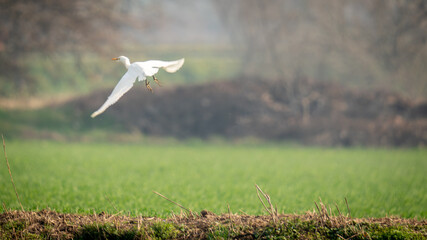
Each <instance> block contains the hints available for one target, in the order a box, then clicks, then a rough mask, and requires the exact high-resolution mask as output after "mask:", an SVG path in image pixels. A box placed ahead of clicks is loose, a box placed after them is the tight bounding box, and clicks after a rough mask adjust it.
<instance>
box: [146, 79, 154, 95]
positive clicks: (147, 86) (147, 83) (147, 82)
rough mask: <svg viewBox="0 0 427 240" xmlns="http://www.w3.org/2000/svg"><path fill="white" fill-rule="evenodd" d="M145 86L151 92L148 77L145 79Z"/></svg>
mask: <svg viewBox="0 0 427 240" xmlns="http://www.w3.org/2000/svg"><path fill="white" fill-rule="evenodd" d="M145 87H146V88H147V89H148V91H150V92H153V89H152V88H151V86H150V82H149V81H148V79H145Z"/></svg>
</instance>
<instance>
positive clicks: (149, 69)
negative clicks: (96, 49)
mask: <svg viewBox="0 0 427 240" xmlns="http://www.w3.org/2000/svg"><path fill="white" fill-rule="evenodd" d="M113 60H115V61H120V62H121V63H123V65H125V67H126V68H127V70H128V71H127V72H126V73H125V75H123V77H122V78H121V79H120V81H119V82H118V83H117V85H116V86H115V87H114V89H113V91H112V92H111V94H110V96H109V97H108V99H107V101H105V103H104V104H103V105H102V106H101V107H100V108H99V109H98V110H96V111H95V112H94V113H92V115H91V117H92V118H94V117H96V116H98V115H99V114H101V113H103V112H104V111H105V110H106V109H107V108H108V107H109V106H111V105H113V104H114V103H115V102H117V101H118V100H119V99H120V98H121V97H122V96H123V94H125V93H126V92H127V91H129V90H130V89H131V88H132V86H133V84H134V82H135V81H136V79H138V81H144V80H145V86H146V87H147V89H148V90H149V91H151V92H152V91H153V89H152V88H151V86H150V82H149V81H148V79H147V77H148V76H152V77H153V80H154V81H155V82H156V83H157V84H158V85H159V86H160V82H159V80H158V79H157V78H156V76H154V74H156V73H157V72H158V71H159V69H160V68H163V69H164V70H165V71H166V72H170V73H173V72H176V71H178V70H179V69H180V68H181V67H182V65H183V64H184V58H181V59H179V60H176V61H160V60H149V61H145V62H134V63H132V64H131V63H130V61H129V58H127V57H125V56H120V57H117V58H113Z"/></svg>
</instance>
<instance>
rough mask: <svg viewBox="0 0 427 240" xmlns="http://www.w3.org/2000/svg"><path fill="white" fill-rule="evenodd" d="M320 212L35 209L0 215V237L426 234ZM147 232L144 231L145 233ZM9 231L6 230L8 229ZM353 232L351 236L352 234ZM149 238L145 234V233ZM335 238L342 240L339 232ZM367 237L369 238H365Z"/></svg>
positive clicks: (414, 223)
mask: <svg viewBox="0 0 427 240" xmlns="http://www.w3.org/2000/svg"><path fill="white" fill-rule="evenodd" d="M321 206H322V208H321V209H322V210H321V211H322V212H321V213H317V212H307V213H306V214H303V215H294V214H286V215H278V216H277V222H276V223H272V221H271V216H249V215H238V214H232V213H231V212H230V213H227V214H222V215H215V214H213V213H211V212H208V211H205V210H204V211H202V214H200V215H194V216H190V215H188V214H181V215H174V216H172V217H170V218H168V219H160V218H156V217H130V216H124V215H118V214H105V213H103V212H102V213H99V214H95V213H94V214H91V215H81V214H64V213H57V212H55V211H51V210H42V211H39V212H24V211H7V210H6V209H5V211H4V212H3V213H2V214H0V226H1V228H0V237H1V236H3V234H5V227H4V226H6V225H7V224H8V223H9V224H10V223H23V225H24V227H23V229H21V230H20V231H18V229H17V230H15V232H13V233H14V234H15V235H13V236H12V237H16V238H19V236H20V234H21V236H22V234H24V235H25V234H35V235H40V236H45V237H50V238H53V239H59V238H60V239H72V238H74V237H75V236H79V234H81V233H82V230H83V229H84V227H85V226H99V227H101V226H104V225H111V226H113V228H115V229H117V230H120V231H130V230H132V229H137V230H141V229H149V228H150V227H151V226H153V225H154V224H157V223H159V222H161V223H162V222H166V223H171V224H173V225H174V226H178V228H179V230H178V231H179V234H178V235H177V236H176V238H181V239H205V238H207V236H211V235H212V234H215V232H216V231H218V229H220V228H221V227H222V228H225V229H227V231H230V234H232V236H233V238H243V239H254V238H256V236H257V234H261V233H264V232H265V231H266V230H265V229H269V228H274V227H275V226H286V225H287V224H290V223H292V222H306V223H311V224H313V225H314V226H316V227H319V228H320V227H323V228H325V227H326V228H330V229H339V228H345V227H346V228H348V229H353V230H354V232H355V234H358V235H364V236H368V235H369V232H368V231H367V230H366V229H364V226H366V224H377V225H378V226H383V227H395V226H397V227H407V226H410V227H411V229H420V230H419V231H420V232H419V233H420V234H421V235H420V236H424V237H427V233H426V229H427V221H426V220H415V219H402V218H394V217H387V218H370V219H353V218H350V217H346V216H343V215H340V216H329V215H328V214H327V213H326V212H327V210H325V209H326V208H324V205H322V204H321ZM147 232H148V233H149V231H145V233H147ZM9 233H10V232H9ZM355 234H353V235H355ZM146 237H149V236H146ZM336 237H337V238H342V239H345V238H344V237H342V236H340V235H339V234H337V235H336ZM368 239H369V238H368Z"/></svg>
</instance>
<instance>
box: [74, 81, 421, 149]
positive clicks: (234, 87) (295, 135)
mask: <svg viewBox="0 0 427 240" xmlns="http://www.w3.org/2000/svg"><path fill="white" fill-rule="evenodd" d="M143 88H144V86H143V84H138V85H137V86H135V87H134V88H133V89H132V90H131V91H130V92H129V93H128V94H126V95H125V96H124V97H123V98H122V99H120V101H119V102H118V103H116V104H115V105H113V106H112V107H110V108H109V109H108V110H107V111H106V112H105V113H103V114H104V115H107V116H109V117H111V118H113V119H115V121H117V122H118V123H120V124H122V125H123V126H125V128H126V129H128V130H129V131H135V130H137V131H140V132H142V133H143V134H146V135H154V136H168V137H176V138H191V137H197V138H203V139H205V138H209V137H213V136H221V137H225V138H231V139H237V138H245V137H255V138H261V139H268V140H284V141H287V140H289V141H297V142H300V143H304V144H315V145H326V146H328V145H341V146H411V147H412V146H425V145H426V143H427V101H425V100H424V101H417V102H416V101H412V100H409V99H407V98H405V97H402V96H400V95H398V94H396V93H391V92H387V91H383V90H369V91H357V90H353V89H349V88H345V87H343V86H340V85H338V84H331V83H325V82H318V81H311V80H308V79H299V80H298V81H295V82H294V83H293V84H291V85H289V84H288V85H287V84H285V83H284V82H283V81H267V80H259V79H236V80H233V81H223V82H215V83H209V84H204V85H191V86H179V87H176V88H159V87H157V88H155V89H154V93H153V94H151V93H149V92H146V91H145V90H143ZM109 93H110V90H108V91H100V92H97V93H95V94H92V95H90V96H88V97H86V98H84V99H79V100H77V101H74V102H73V103H71V105H72V106H73V108H74V109H76V110H77V109H78V110H80V112H84V113H85V114H86V113H87V114H90V113H91V112H92V111H94V110H95V109H97V108H98V107H99V106H100V105H101V104H102V103H103V102H104V101H105V99H106V97H107V96H108V95H109ZM100 117H103V116H102V115H101V116H100Z"/></svg>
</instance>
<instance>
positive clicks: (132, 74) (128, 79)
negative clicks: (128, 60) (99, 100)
mask: <svg viewBox="0 0 427 240" xmlns="http://www.w3.org/2000/svg"><path fill="white" fill-rule="evenodd" d="M137 77H138V73H137V71H135V69H133V68H131V67H130V68H129V70H128V71H127V72H126V73H125V75H123V77H122V78H121V79H120V81H119V83H117V85H116V86H115V87H114V89H113V91H112V92H111V94H110V96H109V97H108V99H107V101H105V103H104V104H102V106H101V107H100V108H99V109H98V110H96V111H95V112H94V113H92V115H90V116H91V117H92V118H94V117H96V116H98V115H99V114H101V113H103V112H104V111H105V110H106V109H107V108H108V107H109V106H111V105H113V104H114V103H116V102H117V101H118V100H119V99H120V98H121V97H122V96H123V94H125V93H126V92H127V91H129V90H130V89H131V88H132V86H133V83H134V82H135V80H136V78H137Z"/></svg>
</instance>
